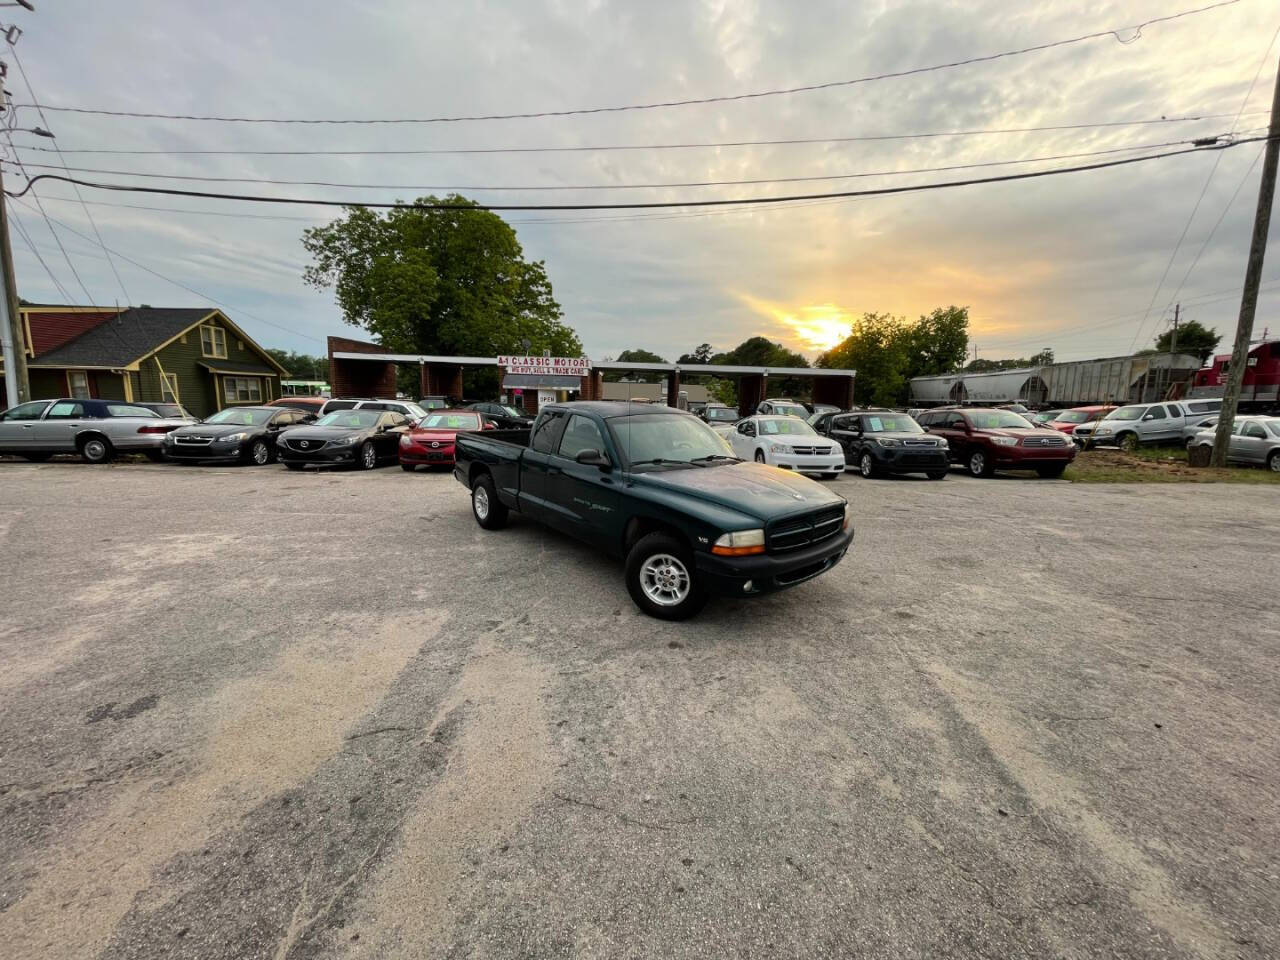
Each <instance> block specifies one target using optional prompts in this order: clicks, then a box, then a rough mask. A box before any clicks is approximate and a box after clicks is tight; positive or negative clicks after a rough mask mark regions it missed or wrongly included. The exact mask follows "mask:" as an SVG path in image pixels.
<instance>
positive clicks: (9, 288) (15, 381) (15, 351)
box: [0, 93, 31, 407]
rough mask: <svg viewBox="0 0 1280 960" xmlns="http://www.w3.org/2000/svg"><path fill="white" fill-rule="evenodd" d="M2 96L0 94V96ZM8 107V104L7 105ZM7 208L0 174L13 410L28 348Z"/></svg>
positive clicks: (2, 294) (8, 394) (22, 397)
mask: <svg viewBox="0 0 1280 960" xmlns="http://www.w3.org/2000/svg"><path fill="white" fill-rule="evenodd" d="M2 95H3V94H2V93H0V96H2ZM6 106H7V104H6ZM8 207H9V205H8V203H7V202H6V201H5V199H4V175H3V174H0V285H2V286H3V287H4V289H3V290H2V291H0V313H3V316H2V317H0V320H2V321H3V338H2V339H3V344H4V393H5V406H8V407H15V406H17V405H18V404H20V403H25V402H26V401H28V400H30V399H31V383H30V381H29V380H28V379H27V347H26V342H25V340H24V339H23V336H22V314H21V313H20V312H19V311H18V288H17V285H16V284H15V283H14V280H13V249H12V248H11V247H10V245H9V209H8Z"/></svg>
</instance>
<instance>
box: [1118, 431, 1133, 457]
mask: <svg viewBox="0 0 1280 960" xmlns="http://www.w3.org/2000/svg"><path fill="white" fill-rule="evenodd" d="M1116 445H1117V446H1118V447H1119V448H1120V449H1121V450H1123V451H1124V452H1125V453H1133V451H1135V450H1137V449H1138V435H1137V434H1136V433H1122V434H1120V436H1118V437H1116Z"/></svg>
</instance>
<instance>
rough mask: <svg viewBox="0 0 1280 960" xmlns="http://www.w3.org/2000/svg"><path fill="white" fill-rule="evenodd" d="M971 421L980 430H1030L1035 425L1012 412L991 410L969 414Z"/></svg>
mask: <svg viewBox="0 0 1280 960" xmlns="http://www.w3.org/2000/svg"><path fill="white" fill-rule="evenodd" d="M969 420H970V421H971V422H972V423H973V425H974V427H975V428H977V429H978V430H1030V429H1032V428H1033V426H1034V425H1033V424H1032V423H1031V422H1030V421H1029V420H1027V418H1026V417H1020V416H1018V415H1017V414H1016V413H1014V412H1013V411H1011V410H989V411H984V412H982V413H971V414H969Z"/></svg>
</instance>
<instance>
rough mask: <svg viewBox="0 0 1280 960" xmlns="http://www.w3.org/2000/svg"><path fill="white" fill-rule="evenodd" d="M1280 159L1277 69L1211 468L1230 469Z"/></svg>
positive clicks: (1279, 104)
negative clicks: (1234, 432) (1235, 426)
mask: <svg viewBox="0 0 1280 960" xmlns="http://www.w3.org/2000/svg"><path fill="white" fill-rule="evenodd" d="M1277 159H1280V66H1278V67H1277V69H1276V87H1275V91H1274V93H1273V94H1272V96H1271V125H1270V127H1268V128H1267V152H1266V156H1265V157H1263V159H1262V180H1261V181H1260V182H1259V183H1258V212H1257V213H1256V214H1254V218H1253V240H1252V241H1251V243H1250V245H1249V264H1248V266H1247V267H1245V271H1244V295H1243V296H1242V297H1241V299H1240V320H1239V323H1237V324H1236V344H1235V348H1234V349H1233V350H1232V351H1231V366H1230V367H1228V368H1227V387H1226V390H1225V392H1224V393H1223V395H1222V412H1221V413H1220V414H1219V415H1218V428H1217V432H1216V433H1215V434H1214V438H1213V458H1212V459H1211V460H1210V461H1209V463H1210V465H1211V466H1215V467H1225V466H1226V465H1227V447H1228V446H1229V444H1230V443H1231V428H1232V426H1233V424H1234V423H1235V418H1236V406H1237V405H1238V404H1239V402H1240V388H1241V386H1242V385H1243V384H1244V370H1245V365H1246V364H1247V363H1248V357H1249V338H1250V337H1252V336H1253V315H1254V313H1255V312H1256V311H1257V309H1258V285H1259V284H1260V283H1261V282H1262V259H1263V255H1264V254H1265V253H1266V252H1267V231H1268V230H1269V229H1270V228H1271V202H1272V200H1273V199H1275V194H1276V161H1277Z"/></svg>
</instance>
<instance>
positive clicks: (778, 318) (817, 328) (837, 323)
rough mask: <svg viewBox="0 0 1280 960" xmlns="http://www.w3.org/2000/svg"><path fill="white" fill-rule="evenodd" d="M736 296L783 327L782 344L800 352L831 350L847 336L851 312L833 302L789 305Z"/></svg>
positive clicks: (779, 327)
mask: <svg viewBox="0 0 1280 960" xmlns="http://www.w3.org/2000/svg"><path fill="white" fill-rule="evenodd" d="M739 299H740V300H741V301H742V302H743V303H745V304H746V305H747V306H749V307H750V308H751V309H752V310H755V311H756V312H757V313H759V314H761V315H763V316H765V317H768V318H769V319H770V320H772V321H774V323H775V325H776V327H777V328H778V329H779V330H781V331H785V333H784V334H783V336H782V338H781V339H782V344H783V346H785V347H790V348H791V349H793V350H798V351H800V352H801V353H813V352H814V351H823V350H830V349H831V348H832V347H834V346H835V345H836V344H838V343H839V342H840V341H841V340H843V339H844V338H845V337H847V336H849V331H850V329H851V328H852V326H853V314H852V313H851V312H850V311H848V310H845V309H843V308H841V307H839V306H837V305H836V304H834V303H818V304H812V305H810V306H800V307H789V306H785V305H783V304H778V303H772V302H770V301H768V300H761V299H759V298H757V297H752V296H750V295H748V294H740V295H739Z"/></svg>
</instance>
